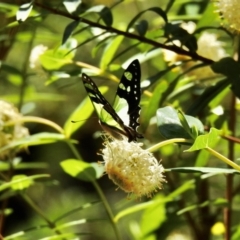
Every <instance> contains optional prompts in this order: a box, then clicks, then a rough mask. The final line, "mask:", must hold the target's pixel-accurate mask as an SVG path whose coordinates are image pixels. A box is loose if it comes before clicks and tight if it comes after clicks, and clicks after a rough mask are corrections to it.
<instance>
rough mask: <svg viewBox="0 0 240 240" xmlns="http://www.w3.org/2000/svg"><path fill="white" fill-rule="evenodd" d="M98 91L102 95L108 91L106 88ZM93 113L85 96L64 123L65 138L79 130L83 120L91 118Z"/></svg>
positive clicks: (90, 104)
mask: <svg viewBox="0 0 240 240" xmlns="http://www.w3.org/2000/svg"><path fill="white" fill-rule="evenodd" d="M99 90H100V91H101V93H102V94H104V93H106V92H107V91H108V88H107V87H99ZM93 111H94V108H93V106H92V103H91V101H90V99H89V97H88V96H87V97H86V98H85V99H84V100H83V101H82V102H81V103H80V104H79V106H78V107H77V108H76V109H75V110H74V112H73V113H72V114H71V115H70V116H69V118H68V119H67V121H66V122H65V124H64V130H65V134H66V136H68V137H70V136H71V135H72V134H73V133H74V132H76V131H77V130H78V129H79V128H81V127H82V125H83V124H84V123H85V120H87V119H88V118H89V117H90V116H91V114H92V113H93Z"/></svg>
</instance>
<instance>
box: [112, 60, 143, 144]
mask: <svg viewBox="0 0 240 240" xmlns="http://www.w3.org/2000/svg"><path fill="white" fill-rule="evenodd" d="M140 80H141V68H140V63H139V61H138V60H137V59H136V60H134V61H132V62H131V64H130V65H129V66H128V67H127V69H126V70H125V71H124V73H123V76H122V78H121V81H120V83H119V85H118V89H117V94H116V97H115V101H114V105H113V108H114V110H115V111H116V113H117V114H118V116H119V117H120V118H121V119H122V120H123V122H124V125H125V126H129V127H130V128H132V130H133V132H132V134H133V135H134V136H133V137H134V140H136V138H142V135H141V134H139V133H138V132H137V127H138V126H139V122H138V119H139V116H140V110H141V108H140V106H139V104H140V99H141V88H140Z"/></svg>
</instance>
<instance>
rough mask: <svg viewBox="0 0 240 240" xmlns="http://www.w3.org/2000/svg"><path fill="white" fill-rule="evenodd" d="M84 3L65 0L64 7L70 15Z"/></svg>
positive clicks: (75, 0) (79, 0) (76, 0)
mask: <svg viewBox="0 0 240 240" xmlns="http://www.w3.org/2000/svg"><path fill="white" fill-rule="evenodd" d="M81 3H82V0H64V1H63V5H64V6H65V8H66V9H67V11H68V12H69V13H73V12H75V11H76V10H77V8H78V6H79V5H80V4H81Z"/></svg>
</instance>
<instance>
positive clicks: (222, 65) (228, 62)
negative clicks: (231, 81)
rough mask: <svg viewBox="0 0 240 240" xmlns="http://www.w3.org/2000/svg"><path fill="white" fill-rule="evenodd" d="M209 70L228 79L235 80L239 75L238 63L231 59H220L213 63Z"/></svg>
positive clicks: (239, 66)
mask: <svg viewBox="0 0 240 240" xmlns="http://www.w3.org/2000/svg"><path fill="white" fill-rule="evenodd" d="M211 68H212V70H213V71H214V72H216V73H221V74H223V75H225V76H228V77H230V78H236V77H238V76H239V75H240V63H238V62H236V61H235V60H234V59H233V58H231V57H226V58H222V59H221V60H219V61H218V62H215V63H213V64H212V65H211Z"/></svg>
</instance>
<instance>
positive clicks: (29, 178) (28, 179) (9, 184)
mask: <svg viewBox="0 0 240 240" xmlns="http://www.w3.org/2000/svg"><path fill="white" fill-rule="evenodd" d="M45 177H50V175H49V174H38V175H33V176H25V177H24V176H23V175H22V177H21V178H17V179H14V180H11V182H7V183H3V184H1V186H0V191H3V190H6V189H7V188H10V187H12V186H17V185H16V184H21V185H22V186H25V183H24V182H25V181H26V182H27V184H29V183H30V182H32V180H34V179H38V178H45Z"/></svg>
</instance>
